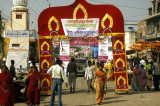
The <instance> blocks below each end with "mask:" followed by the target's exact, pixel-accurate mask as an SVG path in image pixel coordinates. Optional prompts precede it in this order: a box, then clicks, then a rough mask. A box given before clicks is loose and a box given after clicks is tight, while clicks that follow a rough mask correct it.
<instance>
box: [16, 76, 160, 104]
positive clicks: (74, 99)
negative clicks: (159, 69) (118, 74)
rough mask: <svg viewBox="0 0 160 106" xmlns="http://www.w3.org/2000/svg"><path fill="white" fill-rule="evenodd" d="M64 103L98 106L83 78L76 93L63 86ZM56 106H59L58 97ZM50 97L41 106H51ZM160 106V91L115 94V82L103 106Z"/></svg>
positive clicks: (42, 97) (109, 89)
mask: <svg viewBox="0 0 160 106" xmlns="http://www.w3.org/2000/svg"><path fill="white" fill-rule="evenodd" d="M62 92H63V95H62V103H63V106H97V104H96V98H95V93H94V92H90V93H87V84H86V81H85V80H84V79H83V78H80V77H79V78H77V87H76V93H72V94H70V93H69V88H65V86H64V85H63V91H62ZM55 101H56V103H55V106H57V104H58V97H57V96H56V100H55ZM49 102H50V96H41V104H40V106H49ZM107 105H109V106H129V105H131V106H160V91H158V92H155V91H150V92H148V91H141V92H140V94H139V93H138V92H137V91H136V92H135V91H131V90H130V92H129V94H126V93H124V92H119V94H118V95H117V94H115V92H114V81H109V82H108V90H107V93H106V95H105V96H104V100H103V103H102V106H107ZM15 106H26V104H25V103H16V104H15Z"/></svg>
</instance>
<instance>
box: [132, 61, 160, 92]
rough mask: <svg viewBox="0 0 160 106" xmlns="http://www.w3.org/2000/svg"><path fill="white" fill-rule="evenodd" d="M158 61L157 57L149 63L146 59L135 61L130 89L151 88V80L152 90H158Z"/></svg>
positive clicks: (159, 72)
mask: <svg viewBox="0 0 160 106" xmlns="http://www.w3.org/2000/svg"><path fill="white" fill-rule="evenodd" d="M159 78H160V63H159V59H156V60H154V62H151V63H149V62H148V60H145V61H144V60H140V61H135V63H134V67H133V77H132V83H131V84H132V89H133V90H145V89H146V88H147V89H148V90H151V87H152V82H153V84H154V91H159Z"/></svg>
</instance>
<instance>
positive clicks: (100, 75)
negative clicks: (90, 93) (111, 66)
mask: <svg viewBox="0 0 160 106" xmlns="http://www.w3.org/2000/svg"><path fill="white" fill-rule="evenodd" d="M95 79H96V91H97V101H96V102H97V104H98V105H100V104H101V102H102V100H103V96H104V94H105V91H104V86H105V85H106V84H107V74H106V72H104V71H103V65H102V64H99V67H98V70H96V72H95V76H94V79H93V84H92V85H94V81H95Z"/></svg>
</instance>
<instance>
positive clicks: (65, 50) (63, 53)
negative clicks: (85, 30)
mask: <svg viewBox="0 0 160 106" xmlns="http://www.w3.org/2000/svg"><path fill="white" fill-rule="evenodd" d="M69 52H70V44H69V41H67V42H66V41H64V40H61V41H60V60H62V61H67V62H69Z"/></svg>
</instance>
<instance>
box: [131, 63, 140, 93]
mask: <svg viewBox="0 0 160 106" xmlns="http://www.w3.org/2000/svg"><path fill="white" fill-rule="evenodd" d="M139 74H140V71H139V69H138V62H135V67H134V68H133V77H132V83H131V85H132V89H133V90H135V91H136V90H141V87H140V81H139Z"/></svg>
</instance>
